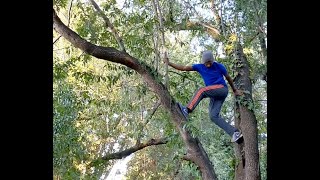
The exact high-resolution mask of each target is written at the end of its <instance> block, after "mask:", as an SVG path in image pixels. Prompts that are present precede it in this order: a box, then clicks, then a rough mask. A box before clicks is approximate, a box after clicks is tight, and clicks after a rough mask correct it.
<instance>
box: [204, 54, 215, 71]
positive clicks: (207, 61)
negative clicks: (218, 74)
mask: <svg viewBox="0 0 320 180" xmlns="http://www.w3.org/2000/svg"><path fill="white" fill-rule="evenodd" d="M213 61H214V59H213V54H212V52H211V51H204V52H203V53H202V63H203V64H204V65H205V66H206V67H208V68H209V67H211V65H212V63H213Z"/></svg>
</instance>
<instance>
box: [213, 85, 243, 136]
mask: <svg viewBox="0 0 320 180" xmlns="http://www.w3.org/2000/svg"><path fill="white" fill-rule="evenodd" d="M208 93H210V104H209V115H210V119H211V120H212V121H213V122H214V123H215V124H216V125H217V126H219V127H220V128H221V129H223V130H224V131H225V132H226V133H227V134H229V135H230V136H231V137H232V135H233V133H234V132H235V131H237V129H236V128H235V127H233V126H231V125H230V124H229V123H227V122H226V121H225V120H224V119H223V118H221V117H220V111H221V107H222V104H223V102H224V101H225V98H226V97H227V95H228V89H227V88H220V89H217V90H214V91H211V92H208Z"/></svg>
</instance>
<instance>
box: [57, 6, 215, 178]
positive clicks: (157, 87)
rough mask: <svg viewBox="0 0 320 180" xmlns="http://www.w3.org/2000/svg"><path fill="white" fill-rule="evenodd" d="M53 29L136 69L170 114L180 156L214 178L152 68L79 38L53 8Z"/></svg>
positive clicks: (83, 47) (79, 45)
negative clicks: (183, 149) (183, 148)
mask: <svg viewBox="0 0 320 180" xmlns="http://www.w3.org/2000/svg"><path fill="white" fill-rule="evenodd" d="M53 28H54V29H55V30H56V31H57V32H58V33H59V34H60V35H61V36H63V37H64V38H65V39H66V40H68V41H69V42H70V43H71V44H72V45H73V46H75V47H76V48H79V49H81V50H82V51H84V52H85V53H87V54H89V55H92V56H94V57H96V58H99V59H104V60H107V61H111V62H114V63H119V64H123V65H125V66H127V67H129V68H131V69H133V70H135V71H136V72H138V73H139V74H140V75H141V76H142V78H143V80H144V81H145V82H146V83H147V84H148V86H149V87H150V88H151V89H153V90H154V92H155V93H156V94H157V96H158V97H159V99H160V100H161V104H162V106H163V107H164V108H165V109H166V110H167V111H168V112H170V114H171V117H172V118H171V120H172V122H173V124H174V125H175V127H176V129H177V130H178V131H179V132H180V135H181V137H182V139H183V141H184V144H185V146H186V148H187V154H186V155H185V157H184V159H185V160H189V161H191V162H193V163H195V164H196V165H197V166H198V167H199V170H200V172H201V175H202V178H203V179H204V180H216V179H217V176H216V174H215V172H214V169H213V164H212V163H211V161H210V160H209V158H208V156H207V153H206V152H205V151H204V149H203V147H202V145H201V143H200V141H199V140H198V139H197V138H193V137H192V136H191V133H190V132H189V131H188V130H187V129H184V128H183V125H184V124H185V123H186V121H185V120H184V116H183V115H182V113H181V111H180V110H179V107H178V106H177V104H176V103H175V101H174V99H173V98H172V97H171V95H170V93H169V91H168V90H167V88H166V87H165V86H164V85H163V84H162V83H161V82H158V81H157V79H156V77H155V76H154V75H153V74H152V73H151V72H152V68H151V67H149V66H147V65H145V64H143V63H142V62H140V61H139V60H138V59H136V58H134V57H132V56H130V55H129V54H127V53H126V52H121V51H118V50H116V49H115V48H112V47H102V46H96V45H94V44H92V43H90V42H88V41H86V40H84V39H83V38H81V37H80V36H79V35H78V34H77V33H75V32H74V31H72V30H71V29H70V28H68V27H67V26H66V25H65V24H63V22H62V21H61V20H60V18H59V17H58V16H57V14H56V12H55V10H53Z"/></svg>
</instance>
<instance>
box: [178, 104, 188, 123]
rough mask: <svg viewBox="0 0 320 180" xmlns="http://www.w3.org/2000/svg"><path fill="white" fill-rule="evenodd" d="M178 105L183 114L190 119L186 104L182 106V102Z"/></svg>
mask: <svg viewBox="0 0 320 180" xmlns="http://www.w3.org/2000/svg"><path fill="white" fill-rule="evenodd" d="M178 106H179V108H180V110H181V112H182V114H183V116H184V117H185V118H186V120H187V119H188V114H189V113H188V109H187V108H186V107H184V106H182V105H181V104H180V103H178Z"/></svg>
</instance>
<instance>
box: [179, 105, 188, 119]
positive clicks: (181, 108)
mask: <svg viewBox="0 0 320 180" xmlns="http://www.w3.org/2000/svg"><path fill="white" fill-rule="evenodd" d="M177 104H178V106H179V109H180V111H181V113H182V115H183V117H184V118H185V119H186V120H188V117H186V116H185V115H184V113H183V106H182V105H181V104H180V103H177Z"/></svg>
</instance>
